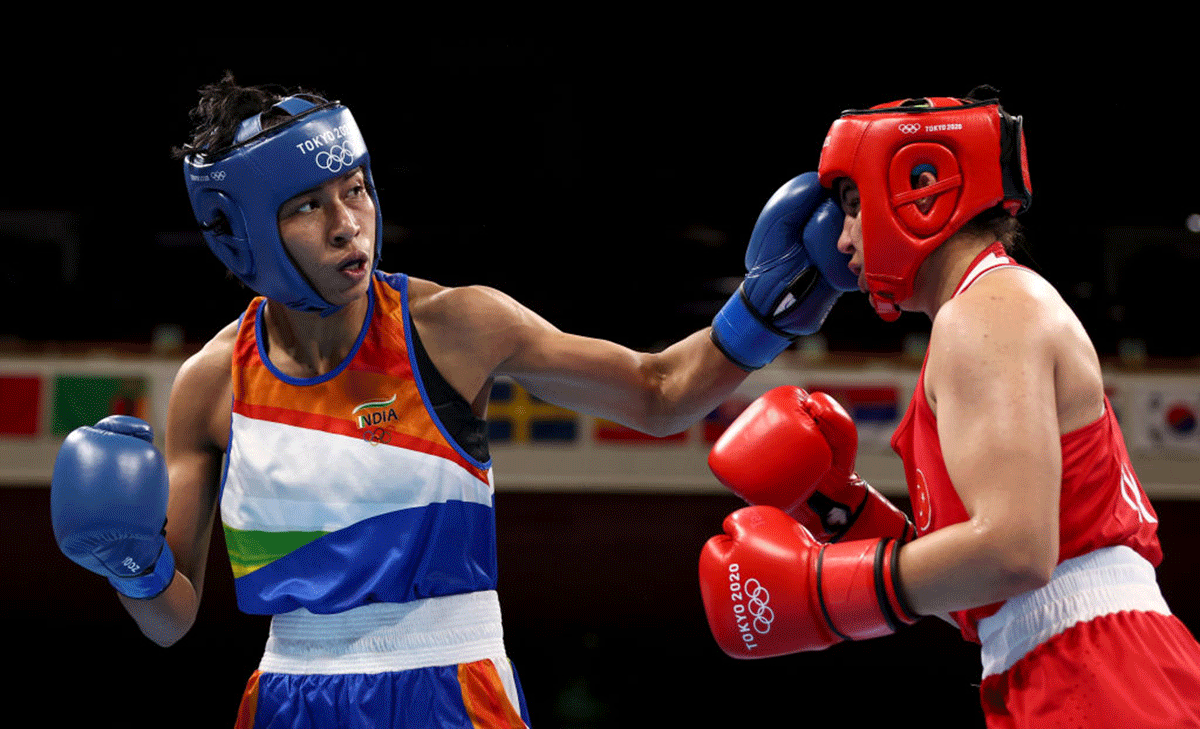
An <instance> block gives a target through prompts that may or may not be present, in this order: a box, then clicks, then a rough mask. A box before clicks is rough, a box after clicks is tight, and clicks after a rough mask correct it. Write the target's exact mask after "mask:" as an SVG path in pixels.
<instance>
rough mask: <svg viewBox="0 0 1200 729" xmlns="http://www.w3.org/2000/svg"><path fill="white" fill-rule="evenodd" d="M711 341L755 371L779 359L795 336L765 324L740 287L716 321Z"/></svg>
mask: <svg viewBox="0 0 1200 729" xmlns="http://www.w3.org/2000/svg"><path fill="white" fill-rule="evenodd" d="M712 339H713V343H714V344H716V345H717V348H718V349H720V350H721V352H722V353H723V354H724V355H725V356H726V357H728V358H729V360H730V361H731V362H733V363H734V364H736V365H737V366H738V367H741V368H742V369H744V370H747V371H752V370H756V369H759V368H760V367H763V366H764V365H767V364H769V363H770V362H771V361H772V360H774V359H775V358H776V357H778V356H779V353H780V352H782V351H783V350H785V349H787V348H788V346H789V345H791V343H792V340H793V337H791V336H789V335H786V334H783V333H781V332H779V330H777V329H775V328H774V327H772V326H770V325H769V324H767V323H766V322H764V321H763V320H762V317H761V316H759V314H758V313H757V312H756V311H754V309H752V308H751V307H750V305H749V303H748V302H747V301H746V297H745V295H744V294H743V293H742V290H741V289H740V288H739V289H738V292H737V293H736V294H734V295H733V296H731V297H730V298H729V301H727V302H725V306H723V307H721V310H720V311H719V312H717V315H716V317H715V318H713V323H712Z"/></svg>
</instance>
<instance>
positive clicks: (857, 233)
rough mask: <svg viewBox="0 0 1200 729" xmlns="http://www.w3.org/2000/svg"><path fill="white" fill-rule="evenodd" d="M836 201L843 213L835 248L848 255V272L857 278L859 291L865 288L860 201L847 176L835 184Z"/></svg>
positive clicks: (856, 188)
mask: <svg viewBox="0 0 1200 729" xmlns="http://www.w3.org/2000/svg"><path fill="white" fill-rule="evenodd" d="M836 189H837V202H838V205H840V206H841V208H842V212H843V213H844V214H845V216H846V217H845V221H844V222H843V223H842V234H841V236H840V237H839V238H838V242H837V248H838V250H839V251H841V252H842V253H843V254H845V255H848V256H850V263H849V268H850V272H851V273H853V274H854V275H855V276H856V277H857V278H858V288H859V290H860V291H863V292H865V291H866V290H867V279H866V275H865V274H864V273H863V252H862V203H861V201H860V199H859V196H858V186H857V185H855V184H854V182H853V181H852V180H851V179H850V178H848V177H843V178H842V179H841V180H839V181H838V184H837V188H836Z"/></svg>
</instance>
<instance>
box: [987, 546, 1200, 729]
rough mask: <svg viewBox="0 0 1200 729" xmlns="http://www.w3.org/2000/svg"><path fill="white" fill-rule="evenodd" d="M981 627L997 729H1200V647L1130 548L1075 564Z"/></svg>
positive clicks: (992, 724)
mask: <svg viewBox="0 0 1200 729" xmlns="http://www.w3.org/2000/svg"><path fill="white" fill-rule="evenodd" d="M978 629H979V637H980V640H981V642H982V648H981V651H980V657H981V659H982V662H983V682H982V684H981V686H980V700H981V702H982V705H983V712H984V716H985V718H986V719H987V725H988V727H989V729H1018V728H1021V729H1024V728H1026V727H1036V728H1037V729H1054V728H1055V727H1087V728H1088V729H1105V728H1107V727H1112V729H1127V728H1128V727H1137V728H1138V729H1157V728H1158V727H1161V728H1162V729H1167V728H1168V727H1170V728H1171V729H1180V728H1182V727H1195V728H1196V729H1200V644H1197V642H1196V639H1195V638H1194V637H1193V636H1192V634H1191V633H1190V632H1189V631H1188V629H1187V627H1186V626H1185V625H1184V624H1183V623H1182V622H1180V620H1179V619H1178V618H1176V617H1175V616H1174V615H1171V612H1170V609H1169V608H1168V607H1167V603H1166V601H1165V600H1164V599H1163V597H1162V593H1161V591H1160V590H1159V588H1158V582H1157V580H1156V579H1155V574H1154V567H1153V566H1152V565H1151V564H1150V563H1149V562H1147V561H1146V560H1145V559H1143V558H1142V557H1141V556H1139V555H1138V554H1137V553H1135V552H1134V551H1133V550H1131V549H1129V548H1128V547H1106V548H1103V549H1098V550H1096V551H1094V552H1091V553H1089V554H1086V555H1082V556H1080V557H1075V558H1073V559H1069V560H1065V561H1064V562H1062V563H1061V564H1059V565H1058V567H1056V568H1055V570H1054V575H1053V577H1052V578H1051V580H1050V582H1049V584H1047V585H1045V586H1044V587H1041V588H1039V589H1037V590H1033V591H1031V592H1028V593H1025V594H1023V595H1018V596H1016V597H1014V598H1012V599H1010V600H1009V601H1007V602H1006V603H1005V604H1004V605H1003V606H1002V607H1001V608H1000V610H999V611H997V612H996V614H995V615H992V616H989V617H986V618H983V619H981V620H980V621H979V624H978Z"/></svg>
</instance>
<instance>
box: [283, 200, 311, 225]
mask: <svg viewBox="0 0 1200 729" xmlns="http://www.w3.org/2000/svg"><path fill="white" fill-rule="evenodd" d="M319 207H320V204H319V203H318V202H317V200H316V198H312V197H298V198H293V199H291V200H288V201H287V202H285V203H284V204H283V205H282V206H281V207H280V208H279V219H280V220H283V219H284V218H290V217H292V216H293V215H305V214H307V213H311V212H313V211H314V210H316V209H317V208H319Z"/></svg>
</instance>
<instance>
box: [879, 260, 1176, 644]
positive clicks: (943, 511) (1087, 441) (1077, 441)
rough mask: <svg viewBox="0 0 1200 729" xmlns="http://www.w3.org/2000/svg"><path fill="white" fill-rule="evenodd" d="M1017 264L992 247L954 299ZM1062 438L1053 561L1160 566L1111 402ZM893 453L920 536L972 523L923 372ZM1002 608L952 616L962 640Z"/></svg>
mask: <svg viewBox="0 0 1200 729" xmlns="http://www.w3.org/2000/svg"><path fill="white" fill-rule="evenodd" d="M1017 265H1018V264H1017V263H1015V262H1014V261H1013V260H1012V259H1011V258H1009V257H1008V256H1007V255H1006V254H1005V252H1004V248H1003V246H1001V245H1000V244H999V243H994V244H992V246H990V247H989V248H987V249H986V250H984V251H983V252H982V253H980V254H979V256H978V257H976V259H975V261H974V262H973V263H972V264H971V266H970V267H969V268H968V269H967V273H966V275H964V276H963V280H962V282H961V283H960V284H959V287H958V290H957V291H956V292H955V296H957V295H958V294H961V293H962V292H963V291H965V290H966V289H967V288H969V287H970V286H971V284H973V283H974V282H975V281H976V280H978V279H979V277H980V276H982V275H984V274H985V273H988V272H990V271H993V270H995V269H997V268H1001V267H1009V266H1017ZM1061 441H1062V494H1061V500H1060V505H1059V554H1058V561H1059V562H1062V561H1063V560H1066V559H1070V558H1072V557H1078V556H1080V555H1083V554H1087V553H1088V552H1091V551H1093V550H1095V549H1098V548H1100V547H1111V546H1117V545H1125V546H1128V547H1130V548H1132V549H1133V550H1134V551H1136V552H1138V553H1139V554H1141V555H1142V556H1143V557H1145V558H1146V559H1147V560H1149V561H1150V563H1151V564H1153V565H1155V566H1157V565H1158V564H1159V563H1160V562H1161V561H1162V548H1161V547H1160V546H1159V542H1158V535H1157V524H1158V517H1157V515H1156V514H1155V513H1154V509H1153V507H1152V506H1151V505H1150V500H1149V499H1148V498H1147V497H1146V494H1145V492H1144V491H1143V490H1142V486H1141V483H1140V482H1139V481H1138V478H1137V474H1135V473H1134V471H1133V466H1132V465H1131V464H1130V461H1129V454H1128V452H1127V451H1126V449H1125V439H1124V436H1123V435H1122V434H1121V428H1120V426H1119V425H1118V424H1117V418H1116V416H1115V415H1114V413H1113V409H1112V404H1111V403H1110V402H1109V401H1108V398H1107V397H1106V398H1105V401H1104V414H1103V415H1101V416H1100V417H1099V418H1098V419H1097V420H1095V421H1093V422H1092V423H1090V424H1089V425H1086V426H1084V427H1082V428H1079V429H1078V430H1074V431H1072V432H1070V433H1067V434H1065V435H1063V436H1062V439H1061ZM892 449H893V450H895V451H896V453H897V454H899V456H900V458H901V459H903V461H904V475H905V479H906V480H907V482H908V493H909V497H910V498H911V499H912V506H913V521H914V522H915V524H916V527H917V534H918V537H919V536H923V535H925V534H928V533H929V532H932V531H936V530H938V529H942V528H943V527H947V526H950V525H951V524H958V523H960V522H964V521H967V520H968V519H969V518H970V517H969V515H968V514H967V510H966V508H964V507H963V503H962V500H961V499H959V496H958V492H957V491H956V490H955V488H954V484H953V483H952V482H951V481H950V476H949V474H947V472H946V465H945V462H944V461H943V459H942V449H941V445H940V443H939V442H938V433H937V418H936V417H935V416H934V414H933V411H932V410H931V409H930V407H929V403H928V401H927V400H926V398H925V369H924V367H922V369H921V375H920V377H919V378H918V379H917V387H916V390H915V391H914V392H913V397H912V401H911V402H910V403H909V406H908V411H907V412H906V413H905V414H904V419H903V420H902V421H901V422H900V426H899V427H898V428H897V429H896V432H895V434H894V435H893V436H892ZM1002 604H1003V603H995V604H992V605H985V606H982V607H977V608H974V609H971V610H964V611H960V612H956V613H954V614H953V617H954V619H955V621H956V622H957V623H958V625H959V627H960V628H961V629H962V632H963V637H965V638H966V639H967V640H971V641H975V642H979V637H978V634H977V632H976V624H977V622H978V621H979V619H980V618H984V617H987V616H989V615H992V614H994V613H995V612H996V611H997V610H998V609H999V608H1000V606H1001V605H1002Z"/></svg>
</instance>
